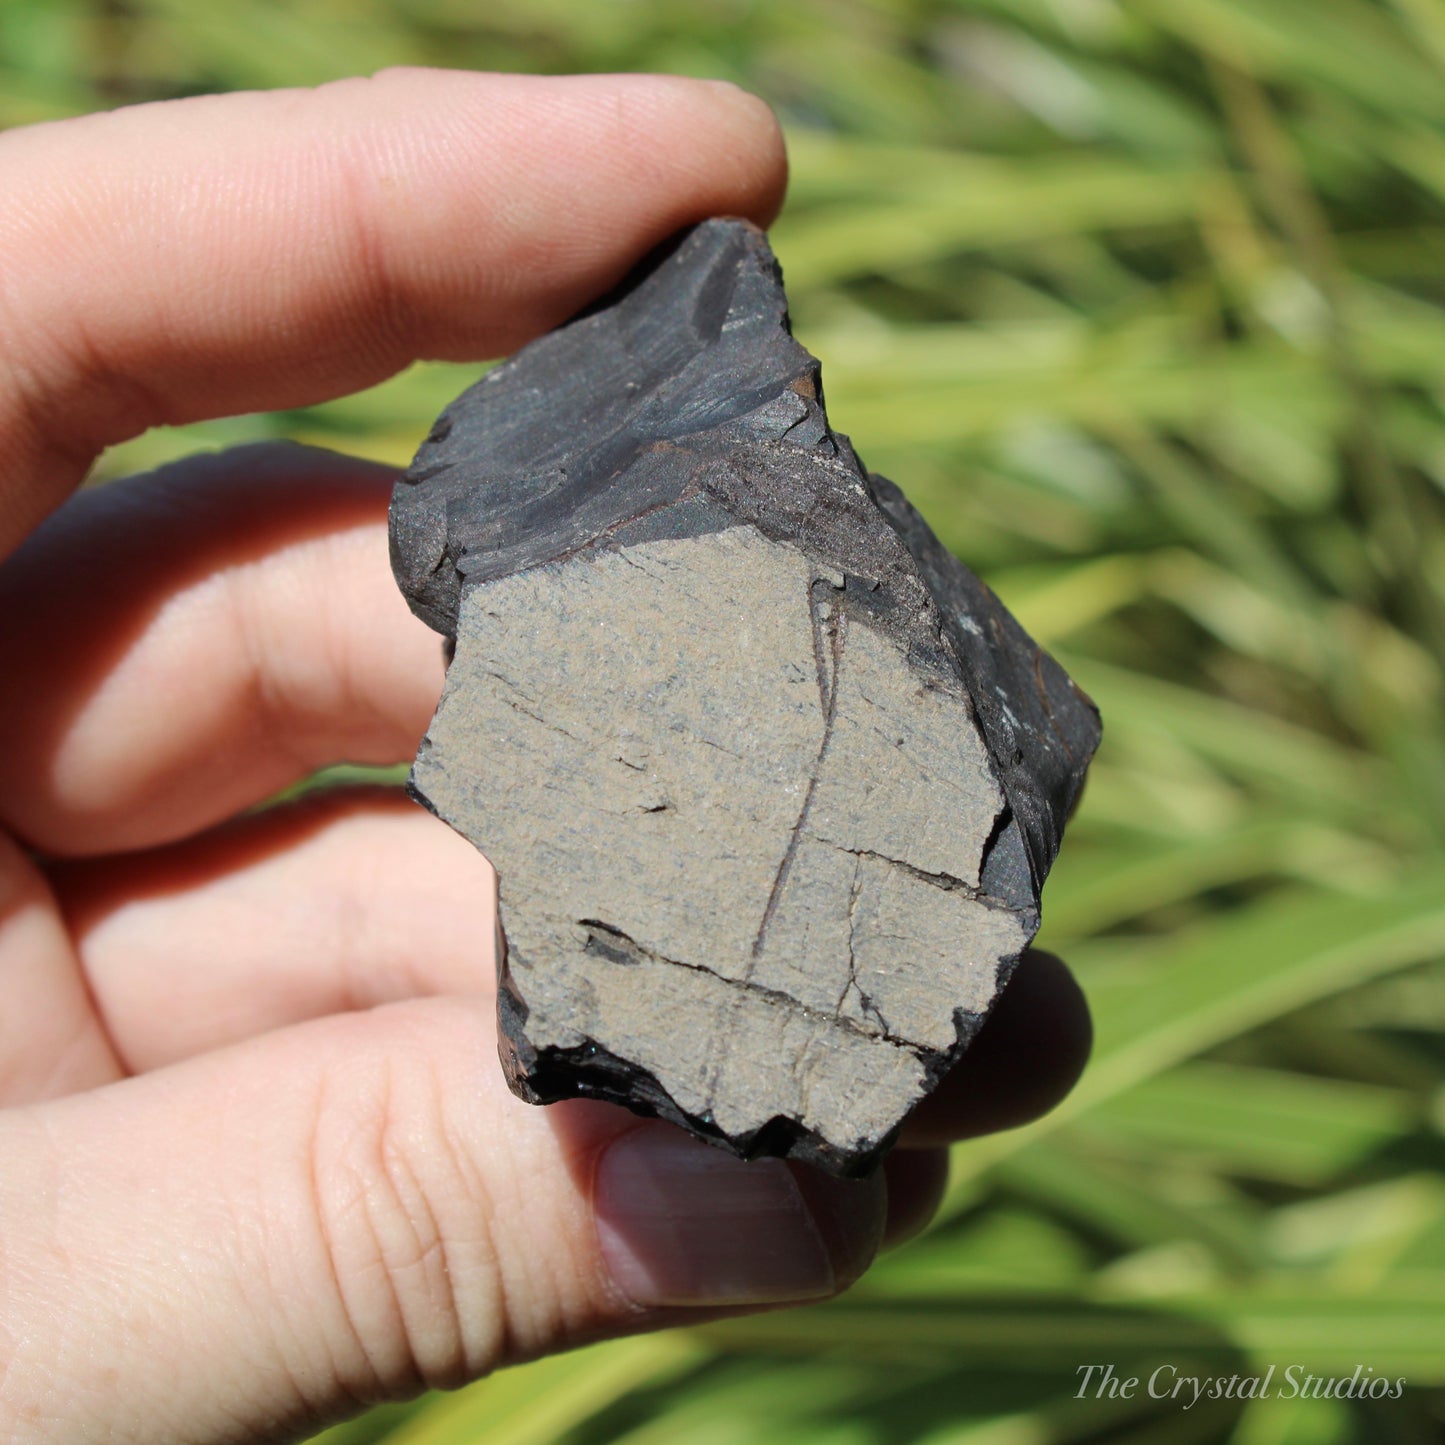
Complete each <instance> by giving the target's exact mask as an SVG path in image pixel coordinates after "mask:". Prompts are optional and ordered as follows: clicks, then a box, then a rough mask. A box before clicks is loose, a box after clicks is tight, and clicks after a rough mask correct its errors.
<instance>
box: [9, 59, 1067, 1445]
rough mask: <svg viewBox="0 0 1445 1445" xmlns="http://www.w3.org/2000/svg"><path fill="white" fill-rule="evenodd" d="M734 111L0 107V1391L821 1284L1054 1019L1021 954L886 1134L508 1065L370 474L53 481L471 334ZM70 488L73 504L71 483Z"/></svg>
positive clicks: (711, 167) (48, 1427)
mask: <svg viewBox="0 0 1445 1445" xmlns="http://www.w3.org/2000/svg"><path fill="white" fill-rule="evenodd" d="M784 174H785V172H784V159H783V152H782V147H781V142H780V140H779V137H778V133H777V129H776V126H775V124H774V122H773V120H772V118H771V116H770V115H769V114H768V112H767V110H766V108H765V107H763V106H762V105H761V104H760V103H759V102H757V101H755V100H752V99H751V98H749V97H747V96H744V95H743V94H741V93H740V92H737V91H735V90H733V89H732V88H731V87H720V86H714V85H709V84H704V83H699V82H690V81H681V80H671V79H665V78H659V77H631V78H618V77H590V78H582V79H569V80H545V79H533V78H526V77H516V76H475V75H464V74H455V73H445V72H419V71H410V72H388V73H385V74H383V75H381V76H378V77H376V78H375V79H372V80H357V81H348V82H344V83H341V84H339V85H335V86H328V87H324V88H322V89H321V90H318V91H312V92H286V93H276V94H269V95H234V96H227V97H220V98H211V97H207V98H202V99H198V100H188V101H182V102H170V103H166V104H163V105H158V106H147V107H140V108H136V109H134V110H130V111H120V112H116V113H113V114H110V115H101V116H94V117H87V118H85V119H82V120H77V121H67V122H63V123H60V124H56V125H53V126H42V127H36V128H34V129H31V130H26V131H16V132H11V133H9V134H7V135H5V136H3V137H0V192H3V194H4V195H5V196H6V197H7V206H6V208H5V210H4V212H3V213H0V316H3V318H4V324H3V334H4V335H5V337H6V345H5V348H4V355H3V356H0V557H5V556H7V555H8V560H6V561H5V562H4V563H3V565H0V618H3V624H0V677H3V679H4V705H3V708H0V821H3V824H4V825H5V828H6V829H7V830H8V832H7V833H6V834H4V835H0V1106H4V1107H3V1111H0V1434H3V1435H4V1436H5V1437H6V1438H11V1437H12V1436H20V1437H26V1438H38V1439H49V1438H54V1439H64V1440H67V1441H74V1440H82V1439H100V1438H105V1439H114V1440H136V1441H146V1442H151V1445H156V1442H165V1441H171V1440H182V1439H184V1440H207V1441H217V1440H223V1439H250V1438H256V1437H262V1436H264V1437H268V1438H270V1437H286V1436H291V1435H294V1434H297V1433H302V1432H304V1431H306V1430H309V1429H312V1428H315V1427H317V1426H318V1425H320V1424H322V1423H325V1422H326V1421H327V1420H329V1419H333V1418H336V1417H338V1416H340V1415H343V1414H346V1413H348V1412H350V1411H352V1410H355V1409H356V1408H358V1407H359V1405H361V1404H362V1403H364V1402H367V1401H370V1400H373V1399H378V1398H382V1397H385V1396H398V1395H405V1394H407V1393H410V1392H415V1391H418V1390H420V1389H422V1388H423V1387H424V1386H427V1385H452V1384H457V1383H460V1382H461V1381H463V1380H467V1379H471V1378H474V1377H476V1376H478V1375H480V1374H483V1373H485V1372H486V1371H487V1370H489V1369H491V1368H493V1367H495V1366H497V1365H500V1364H504V1363H507V1362H509V1361H515V1360H518V1359H522V1358H525V1357H528V1356H534V1355H537V1354H541V1353H545V1352H547V1351H551V1350H557V1349H562V1348H565V1347H567V1346H568V1345H571V1344H575V1343H578V1342H580V1341H582V1340H587V1339H595V1338H599V1337H603V1336H607V1335H613V1334H621V1333H626V1332H630V1331H636V1330H643V1329H652V1328H657V1327H659V1326H662V1325H666V1324H670V1323H677V1322H683V1321H692V1320H697V1319H700V1318H705V1317H708V1316H709V1315H716V1314H719V1313H722V1312H724V1311H728V1310H733V1309H737V1308H746V1307H758V1306H763V1305H769V1304H777V1303H783V1302H789V1301H794V1300H801V1299H808V1298H820V1297H823V1296H826V1295H828V1294H831V1293H834V1292H836V1291H837V1290H839V1289H842V1288H845V1287H846V1286H847V1285H848V1284H849V1283H851V1282H852V1281H853V1280H854V1279H855V1278H856V1277H857V1275H858V1274H859V1273H860V1272H861V1271H862V1270H863V1269H864V1268H865V1267H866V1265H867V1263H868V1262H869V1260H870V1259H871V1258H872V1256H873V1254H874V1252H875V1250H876V1249H877V1247H878V1245H879V1243H880V1241H881V1240H882V1239H883V1238H884V1235H885V1232H886V1233H887V1234H888V1236H890V1237H892V1238H900V1237H903V1236H904V1235H906V1234H907V1233H909V1232H911V1231H913V1230H916V1229H917V1228H919V1227H920V1226H921V1225H922V1224H923V1223H924V1222H925V1221H926V1219H927V1218H928V1217H929V1214H930V1213H931V1211H932V1209H933V1207H934V1206H935V1204H936V1202H937V1199H938V1197H939V1192H940V1190H941V1187H942V1180H943V1170H944V1155H943V1152H942V1148H941V1146H942V1145H943V1144H944V1143H946V1142H947V1141H948V1140H950V1139H953V1138H957V1137H961V1136H963V1135H965V1134H969V1133H978V1132H983V1131H985V1130H987V1129H990V1128H997V1127H1006V1126H1007V1125H1009V1124H1013V1123H1018V1122H1021V1121H1022V1120H1023V1119H1025V1118H1028V1117H1032V1116H1033V1115H1034V1114H1037V1113H1039V1112H1042V1111H1043V1110H1044V1109H1046V1108H1047V1107H1048V1106H1049V1105H1050V1104H1051V1103H1052V1102H1054V1100H1055V1099H1056V1098H1057V1097H1058V1096H1059V1095H1060V1094H1062V1092H1064V1090H1066V1089H1067V1087H1068V1086H1069V1084H1070V1083H1071V1082H1072V1080H1073V1078H1074V1076H1075V1075H1076V1073H1077V1071H1078V1068H1079V1067H1080V1065H1081V1063H1082V1057H1083V1053H1084V1051H1085V1050H1086V1048H1087V1032H1088V1029H1087V1016H1086V1014H1085V1013H1084V1011H1083V1006H1082V1003H1081V1001H1080V1000H1079V996H1078V993H1077V990H1076V989H1075V988H1074V987H1073V985H1072V983H1071V982H1070V981H1069V979H1068V975H1067V974H1066V973H1065V972H1064V971H1063V969H1062V967H1061V966H1060V965H1058V964H1056V963H1055V962H1054V961H1052V960H1050V959H1048V958H1047V957H1046V956H1043V955H1032V956H1030V957H1029V958H1027V959H1026V960H1025V961H1024V964H1023V965H1021V967H1020V970H1019V973H1018V975H1017V976H1016V979H1015V981H1014V983H1013V984H1012V985H1011V986H1010V988H1009V990H1008V992H1007V993H1006V995H1005V998H1004V1000H1003V1002H1002V1003H1001V1004H1000V1005H999V1007H998V1009H997V1011H996V1013H995V1016H994V1018H993V1019H992V1020H991V1021H990V1023H989V1024H988V1026H987V1028H986V1029H985V1030H984V1031H983V1033H982V1034H981V1035H980V1038H979V1039H978V1041H977V1042H976V1043H975V1045H974V1047H973V1049H972V1050H971V1051H970V1053H969V1054H968V1056H967V1058H966V1059H965V1061H964V1063H963V1064H962V1065H960V1067H959V1068H958V1069H957V1070H956V1071H955V1074H954V1075H953V1076H952V1077H951V1078H950V1079H949V1080H948V1081H947V1082H946V1083H945V1085H944V1087H943V1089H941V1090H940V1092H939V1093H938V1094H937V1095H936V1096H935V1097H934V1098H933V1099H931V1100H930V1101H929V1102H928V1103H927V1104H926V1105H925V1106H924V1107H923V1108H922V1109H921V1110H920V1111H919V1112H918V1114H917V1116H916V1117H915V1119H914V1120H913V1121H912V1122H911V1124H910V1126H909V1131H908V1133H907V1134H906V1136H905V1139H904V1141H903V1147H900V1149H898V1150H896V1151H895V1152H894V1154H893V1155H892V1157H891V1158H890V1160H889V1162H888V1165H887V1167H886V1169H885V1170H884V1171H883V1173H882V1174H880V1175H879V1176H877V1177H875V1178H873V1179H871V1180H867V1181H862V1182H856V1183H842V1182H840V1181H837V1180H832V1179H829V1178H826V1177H824V1176H823V1175H821V1174H818V1173H816V1172H815V1171H812V1170H809V1169H806V1168H803V1167H793V1166H788V1165H784V1164H781V1163H779V1162H777V1161H770V1162H764V1163H757V1164H751V1165H744V1164H742V1163H739V1162H738V1161H736V1160H733V1159H731V1158H729V1157H728V1156H727V1155H725V1154H723V1153H722V1152H720V1151H718V1150H715V1149H711V1148H709V1147H707V1146H705V1145H701V1144H697V1143H695V1142H694V1141H692V1140H690V1139H689V1138H687V1137H686V1136H685V1135H683V1134H682V1133H681V1132H679V1131H677V1130H675V1129H673V1128H672V1127H671V1126H669V1125H665V1124H659V1123H644V1122H642V1121H640V1120H638V1119H637V1118H635V1117H634V1116H632V1115H630V1114H628V1113H626V1112H625V1111H623V1110H620V1109H616V1108H613V1107H611V1106H606V1105H598V1104H590V1103H585V1102H577V1103H572V1104H559V1105H554V1106H552V1107H551V1108H549V1109H536V1108H532V1107H530V1106H528V1105H526V1104H523V1103H521V1102H519V1101H518V1100H517V1099H515V1098H513V1097H512V1096H511V1095H510V1094H509V1093H508V1092H507V1090H506V1088H505V1085H504V1084H503V1082H502V1079H501V1073H500V1070H499V1068H498V1065H497V1062H496V1040H495V1032H494V1022H493V1017H492V1014H493V996H492V989H493V986H494V968H495V960H494V957H493V939H494V933H495V919H494V912H493V892H494V890H493V880H492V877H491V875H490V872H489V870H488V869H487V867H486V865H485V863H484V862H482V860H481V859H480V858H479V857H478V855H477V854H476V853H475V851H474V850H473V849H472V848H471V847H470V846H469V845H468V844H466V843H465V842H463V841H462V840H461V839H459V838H458V837H456V836H455V835H453V834H452V833H451V832H450V831H449V830H448V829H447V828H446V827H444V826H443V825H442V824H440V823H439V822H437V820H436V819H434V818H432V817H430V816H428V815H427V814H426V813H424V812H423V811H422V810H421V809H419V808H416V807H414V806H412V805H411V804H409V803H407V802H406V801H404V800H402V799H399V798H397V797H395V796H389V795H383V794H379V793H347V794H334V795H322V796H318V797H314V798H312V799H310V800H308V801H304V802H302V803H299V804H295V805H291V806H285V807H279V808H274V809H270V810H267V811H265V812H262V813H258V814H251V815H248V816H237V815H238V814H240V813H242V811H243V810H245V809H247V808H249V807H251V806H252V805H254V804H257V803H260V802H262V801H263V800H265V799H267V798H268V797H270V796H272V795H273V794H274V793H275V792H276V791H277V790H278V789H280V788H282V787H284V786H285V785H287V784H289V783H292V782H295V781H297V780H298V779H301V778H303V777H305V776H307V775H308V774H309V773H311V772H312V771H313V770H314V769H316V768H317V767H319V766H322V765H324V764H326V763H330V762H334V761H337V760H341V759H347V760H351V761H358V762H373V763H382V762H395V761H399V760H403V759H406V758H409V757H410V756H411V754H412V752H413V751H414V749H415V746H416V742H417V739H418V738H419V737H420V735H421V733H422V731H423V730H424V728H425V726H426V724H427V721H428V719H429V717H430V715H431V711H432V708H433V705H434V703H435V700H436V697H437V694H438V691H439V689H440V686H441V678H442V660H441V648H440V644H439V642H438V639H437V638H436V637H435V636H434V635H433V634H431V633H430V632H428V631H427V630H426V628H425V627H423V626H422V624H421V623H419V622H417V621H416V620H415V619H414V618H412V617H411V616H410V614H409V613H408V611H407V609H406V606H405V604H404V603H403V601H402V599H401V597H400V594H399V593H398V591H397V589H396V587H395V586H394V584H393V582H392V579H391V576H390V573H389V568H388V562H387V548H386V524H385V514H386V506H387V498H388V493H389V490H390V485H391V480H392V475H391V473H390V472H389V471H387V470H386V469H385V468H381V467H377V466H372V465H370V464H367V463H363V462H359V461H353V460H350V459H347V458H343V457H339V456H335V455H332V454H330V453H323V452H316V451H309V450H306V449H302V448H298V447H259V448H244V449H240V450H237V451H233V452H230V453H223V454H220V455H216V456H207V457H200V458H196V459H193V460H191V461H187V462H184V463H181V464H179V465H177V466H174V467H169V468H166V469H164V470H163V471H161V472H159V473H156V474H154V475H152V476H149V477H144V478H138V479H133V480H129V481H125V482H119V483H115V484H112V485H110V486H107V487H105V488H102V489H98V490H95V491H91V492H87V493H83V494H81V495H79V496H77V497H75V498H73V499H72V500H70V501H68V502H67V501H65V499H66V497H67V496H68V494H69V493H70V492H71V491H72V490H73V489H74V488H75V486H76V485H77V483H78V482H79V481H80V480H81V478H82V477H83V475H84V473H85V471H86V469H87V468H88V467H89V465H90V464H91V462H92V461H93V460H94V457H95V456H96V454H97V453H98V452H99V450H100V449H101V448H102V447H103V446H105V445H107V444H109V443H111V442H114V441H117V440H120V439H122V438H124V437H127V436H132V435H135V434H136V433H138V432H140V431H141V430H143V429H144V428H146V427H148V426H151V425H155V424H158V423H176V422H182V421H188V420H193V419H196V418H199V417H207V416H217V415H223V414H228V413H235V412H241V411H250V410H261V409H267V408H277V407H292V406H299V405H305V404H309V403H315V402H318V401H321V400H323V399H325V398H328V397H334V396H338V395H341V394H343V393H346V392H349V391H353V390H355V389H357V388H359V387H364V386H367V385H370V384H372V383H374V382H376V381H379V380H380V379H382V378H383V377H384V376H386V375H388V374H389V373H391V372H393V371H395V370H396V369H398V368H399V367H401V366H403V365H405V364H406V363H407V362H409V361H410V360H412V359H413V358H415V357H418V356H429V357H449V358H457V359H461V358H477V357H483V356H492V355H496V354H499V353H502V352H505V351H508V350H511V349H512V348H514V347H515V346H517V345H518V344H520V343H521V342H523V341H524V340H526V339H527V338H528V337H530V336H533V335H535V334H537V333H538V332H540V331H542V330H544V329H545V328H546V327H548V326H550V325H552V324H554V323H555V322H557V321H559V320H561V319H563V318H564V317H565V316H566V315H568V314H569V313H570V312H572V311H574V310H575V309H577V308H578V307H579V306H580V305H581V304H583V303H584V302H586V301H587V300H588V299H590V298H591V297H593V296H594V295H596V294H598V293H599V292H600V291H602V290H603V289H605V288H606V287H607V286H608V285H610V284H611V283H612V282H614V281H615V280H616V279H618V278H619V277H620V276H621V275H622V274H623V273H624V272H625V271H626V270H627V268H628V267H629V266H630V264H631V263H632V262H634V261H635V260H636V259H637V258H638V257H639V256H640V255H641V254H643V253H644V252H645V251H646V250H647V249H648V248H649V247H650V246H652V245H653V244H655V243H656V242H658V241H660V240H662V239H663V238H664V237H666V236H667V235H669V234H670V233H672V232H673V231H675V230H677V229H678V228H679V227H681V226H683V225H686V224H688V223H689V222H692V221H695V220H698V219H701V218H703V217H705V216H708V215H712V214H740V215H746V216H749V217H751V218H752V219H754V220H756V221H758V222H759V223H760V224H766V223H767V222H768V221H769V220H770V219H771V217H772V215H773V214H774V212H775V211H776V209H777V206H778V205H779V203H780V200H781V196H782V191H783V186H784ZM62 503H64V505H63V506H62V505H61V504H62Z"/></svg>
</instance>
